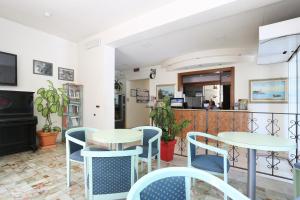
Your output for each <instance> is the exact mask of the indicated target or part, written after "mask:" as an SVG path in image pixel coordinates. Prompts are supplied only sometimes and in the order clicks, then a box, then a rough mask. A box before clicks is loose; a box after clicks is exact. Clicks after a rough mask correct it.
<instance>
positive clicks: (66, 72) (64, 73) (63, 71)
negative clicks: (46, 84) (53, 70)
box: [58, 67, 74, 81]
mask: <svg viewBox="0 0 300 200" xmlns="http://www.w3.org/2000/svg"><path fill="white" fill-rule="evenodd" d="M58 80H63V81H74V69H67V68H62V67H59V68H58Z"/></svg>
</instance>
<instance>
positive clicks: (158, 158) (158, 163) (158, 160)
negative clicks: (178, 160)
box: [157, 153, 160, 169]
mask: <svg viewBox="0 0 300 200" xmlns="http://www.w3.org/2000/svg"><path fill="white" fill-rule="evenodd" d="M157 169H160V153H158V155H157Z"/></svg>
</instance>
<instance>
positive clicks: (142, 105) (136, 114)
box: [125, 79, 150, 128]
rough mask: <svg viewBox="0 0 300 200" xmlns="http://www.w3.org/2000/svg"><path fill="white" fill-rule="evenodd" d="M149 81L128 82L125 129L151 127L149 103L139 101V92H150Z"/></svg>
mask: <svg viewBox="0 0 300 200" xmlns="http://www.w3.org/2000/svg"><path fill="white" fill-rule="evenodd" d="M149 87H150V86H149V79H140V80H130V81H127V82H126V123H125V128H133V127H137V126H147V125H149V112H150V109H149V108H148V107H147V105H148V102H141V101H138V100H137V96H136V95H137V91H138V90H139V91H148V94H149Z"/></svg>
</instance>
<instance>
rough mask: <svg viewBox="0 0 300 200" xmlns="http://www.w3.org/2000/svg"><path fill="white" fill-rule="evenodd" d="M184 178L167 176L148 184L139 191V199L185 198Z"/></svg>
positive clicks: (165, 199)
mask: <svg viewBox="0 0 300 200" xmlns="http://www.w3.org/2000/svg"><path fill="white" fill-rule="evenodd" d="M185 189H186V188H185V178H184V177H182V176H175V177H167V178H164V179H161V180H158V181H155V182H153V183H151V184H150V185H148V186H147V187H146V188H145V189H144V190H143V191H142V192H141V193H140V199H141V200H152V199H153V200H154V199H159V200H168V199H170V200H171V199H172V200H186V199H187V198H186V192H185Z"/></svg>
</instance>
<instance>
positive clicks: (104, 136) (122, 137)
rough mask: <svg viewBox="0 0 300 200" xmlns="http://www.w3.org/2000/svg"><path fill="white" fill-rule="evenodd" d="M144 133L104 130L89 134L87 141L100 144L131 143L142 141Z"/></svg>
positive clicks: (127, 130) (128, 130)
mask: <svg viewBox="0 0 300 200" xmlns="http://www.w3.org/2000/svg"><path fill="white" fill-rule="evenodd" d="M142 137H143V132H142V131H137V130H132V129H103V130H99V131H97V132H94V133H89V134H87V139H88V140H90V141H93V142H99V143H112V144H118V143H129V142H136V141H139V140H141V139H142Z"/></svg>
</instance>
